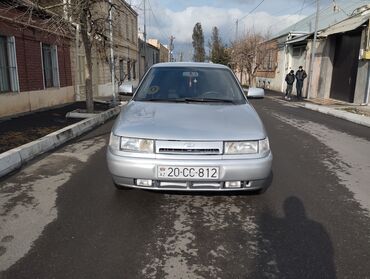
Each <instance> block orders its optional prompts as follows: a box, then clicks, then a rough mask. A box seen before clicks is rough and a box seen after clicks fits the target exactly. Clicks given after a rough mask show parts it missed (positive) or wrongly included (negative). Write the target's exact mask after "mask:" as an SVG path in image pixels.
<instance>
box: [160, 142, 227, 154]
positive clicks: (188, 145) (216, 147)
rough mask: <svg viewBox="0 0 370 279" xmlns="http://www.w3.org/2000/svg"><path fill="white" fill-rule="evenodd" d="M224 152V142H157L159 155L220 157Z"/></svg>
mask: <svg viewBox="0 0 370 279" xmlns="http://www.w3.org/2000/svg"><path fill="white" fill-rule="evenodd" d="M222 152H223V143H222V142H203V141H191V142H189V141H186V142H185V141H156V153H158V154H192V155H196V154H197V155H218V154H222Z"/></svg>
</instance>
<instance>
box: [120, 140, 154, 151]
mask: <svg viewBox="0 0 370 279" xmlns="http://www.w3.org/2000/svg"><path fill="white" fill-rule="evenodd" d="M120 148H121V150H122V151H128V152H143V153H153V151H154V141H153V140H149V139H136V138H126V137H121V144H120Z"/></svg>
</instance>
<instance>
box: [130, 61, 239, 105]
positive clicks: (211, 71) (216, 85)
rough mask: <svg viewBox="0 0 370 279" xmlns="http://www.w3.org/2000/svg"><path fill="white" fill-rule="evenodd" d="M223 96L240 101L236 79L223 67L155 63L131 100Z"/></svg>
mask: <svg viewBox="0 0 370 279" xmlns="http://www.w3.org/2000/svg"><path fill="white" fill-rule="evenodd" d="M189 98H191V99H194V100H198V99H199V100H205V101H207V100H226V101H232V102H237V103H244V102H245V98H244V96H243V93H242V92H241V90H240V88H239V86H238V84H237V81H236V80H235V78H234V76H233V75H232V73H231V72H230V71H229V70H227V69H219V68H205V67H199V68H190V67H158V68H152V69H151V70H150V71H149V73H148V74H147V75H146V77H145V80H144V81H143V83H142V84H141V86H140V88H139V89H138V91H137V93H136V95H135V97H134V100H136V101H147V100H182V99H189Z"/></svg>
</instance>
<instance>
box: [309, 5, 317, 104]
mask: <svg viewBox="0 0 370 279" xmlns="http://www.w3.org/2000/svg"><path fill="white" fill-rule="evenodd" d="M319 11H320V0H316V18H315V33H314V35H313V42H312V49H311V58H310V66H309V67H310V69H309V78H308V81H309V82H308V88H307V100H308V99H309V98H310V95H311V94H310V93H311V90H312V74H313V67H314V59H315V54H316V40H317V28H318V25H319Z"/></svg>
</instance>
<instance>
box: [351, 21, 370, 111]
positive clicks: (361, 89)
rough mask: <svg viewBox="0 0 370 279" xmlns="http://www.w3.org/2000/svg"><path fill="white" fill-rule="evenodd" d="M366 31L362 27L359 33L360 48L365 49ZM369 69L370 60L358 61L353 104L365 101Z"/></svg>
mask: <svg viewBox="0 0 370 279" xmlns="http://www.w3.org/2000/svg"><path fill="white" fill-rule="evenodd" d="M366 31H367V28H364V30H363V31H362V35H361V49H366ZM369 71H370V60H360V61H359V62H358V71H357V78H356V89H355V96H354V100H353V102H354V103H355V104H362V103H364V101H365V98H366V94H367V87H368V82H369V81H368V79H369Z"/></svg>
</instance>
